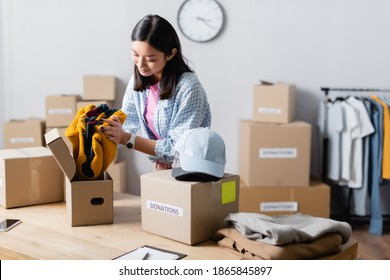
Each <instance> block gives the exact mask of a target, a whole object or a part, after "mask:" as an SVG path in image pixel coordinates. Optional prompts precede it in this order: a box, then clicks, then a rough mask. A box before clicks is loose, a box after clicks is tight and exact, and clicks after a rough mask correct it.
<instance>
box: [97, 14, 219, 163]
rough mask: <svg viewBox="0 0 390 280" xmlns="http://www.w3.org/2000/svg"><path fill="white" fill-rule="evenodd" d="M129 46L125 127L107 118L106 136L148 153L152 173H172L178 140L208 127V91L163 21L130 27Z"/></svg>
mask: <svg viewBox="0 0 390 280" xmlns="http://www.w3.org/2000/svg"><path fill="white" fill-rule="evenodd" d="M131 48H132V58H133V62H134V75H133V76H132V77H131V79H130V82H129V84H128V86H127V89H126V93H125V95H124V97H123V103H122V111H123V112H125V114H126V115H127V118H126V121H125V123H124V124H123V126H122V125H121V123H120V122H119V121H117V120H116V119H113V120H106V122H107V123H108V124H109V126H106V127H105V129H104V133H106V134H107V135H108V137H109V139H110V140H111V141H113V142H115V143H117V144H122V145H125V146H126V147H127V148H129V149H135V150H137V151H140V152H143V153H145V154H148V155H149V159H150V160H151V161H152V162H153V163H155V169H156V170H161V169H170V168H171V164H172V162H173V159H174V153H175V150H174V148H173V147H174V145H175V142H176V141H177V139H178V138H179V137H180V136H181V135H182V134H183V133H184V132H186V131H187V130H189V129H192V128H198V127H210V125H211V112H210V106H209V103H208V100H207V96H206V92H205V91H204V89H203V87H202V85H201V83H200V81H199V79H198V77H197V75H196V74H195V73H194V71H193V70H192V69H190V68H189V67H188V65H187V63H186V61H185V59H184V57H183V55H182V50H181V45H180V41H179V38H178V36H177V33H176V31H175V29H174V28H173V27H172V25H171V24H170V23H169V22H168V21H167V20H165V19H164V18H162V17H160V16H158V15H147V16H145V17H144V18H142V19H141V20H140V21H139V22H138V23H137V24H136V26H135V27H134V29H133V32H132V35H131ZM139 130H141V132H142V136H141V135H137V133H138V131H139Z"/></svg>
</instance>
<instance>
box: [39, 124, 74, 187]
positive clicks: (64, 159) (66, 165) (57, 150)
mask: <svg viewBox="0 0 390 280" xmlns="http://www.w3.org/2000/svg"><path fill="white" fill-rule="evenodd" d="M45 139H46V143H47V146H48V147H49V149H50V150H51V152H52V153H53V155H54V158H55V159H56V161H57V163H58V164H59V166H60V167H61V169H62V171H63V172H64V173H65V175H66V177H68V179H69V180H70V181H71V180H72V179H73V177H74V176H75V174H76V163H75V161H74V159H73V157H72V155H71V154H70V152H69V149H68V146H66V144H65V142H64V139H62V137H61V136H60V133H59V131H58V129H57V128H54V129H52V130H50V131H49V132H47V133H46V134H45Z"/></svg>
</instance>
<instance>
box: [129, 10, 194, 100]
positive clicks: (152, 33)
mask: <svg viewBox="0 0 390 280" xmlns="http://www.w3.org/2000/svg"><path fill="white" fill-rule="evenodd" d="M131 40H132V41H141V42H147V43H148V44H149V45H150V46H152V47H153V48H155V49H156V50H159V51H161V52H163V53H164V54H165V55H170V54H171V53H172V49H174V48H176V50H177V52H176V54H175V55H174V56H173V58H172V59H171V60H169V61H167V64H166V65H165V67H164V70H163V73H162V77H161V81H160V94H159V95H160V99H169V98H171V96H172V94H173V91H174V90H175V88H176V84H177V82H178V80H179V78H180V76H181V74H183V73H184V72H192V69H191V68H190V67H189V66H188V65H187V63H186V61H185V60H184V57H183V54H182V51H181V45H180V40H179V37H178V36H177V33H176V31H175V29H174V28H173V26H172V25H171V24H170V23H169V22H168V21H167V20H166V19H164V18H162V17H160V16H158V15H147V16H145V17H144V18H142V19H141V20H140V21H139V22H138V23H137V24H136V25H135V27H134V29H133V32H132V34H131ZM151 83H152V81H151V77H144V76H142V75H141V74H140V73H139V71H138V68H137V67H136V66H135V65H134V90H136V91H142V90H145V89H146V88H147V87H148V86H149V85H151Z"/></svg>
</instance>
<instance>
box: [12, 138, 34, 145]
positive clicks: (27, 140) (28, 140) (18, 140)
mask: <svg viewBox="0 0 390 280" xmlns="http://www.w3.org/2000/svg"><path fill="white" fill-rule="evenodd" d="M10 142H11V143H12V144H20V143H34V137H17V138H11V139H10Z"/></svg>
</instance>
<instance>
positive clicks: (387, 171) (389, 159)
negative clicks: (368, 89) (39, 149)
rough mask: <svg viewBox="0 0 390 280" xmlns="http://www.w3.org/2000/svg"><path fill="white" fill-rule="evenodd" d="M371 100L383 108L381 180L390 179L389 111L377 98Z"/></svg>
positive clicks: (373, 97)
mask: <svg viewBox="0 0 390 280" xmlns="http://www.w3.org/2000/svg"><path fill="white" fill-rule="evenodd" d="M371 98H372V99H374V100H375V101H376V102H378V103H379V104H380V105H382V107H383V149H382V178H383V179H390V111H389V107H388V106H387V104H386V103H385V102H383V101H382V100H381V99H380V98H379V97H378V96H371Z"/></svg>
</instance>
